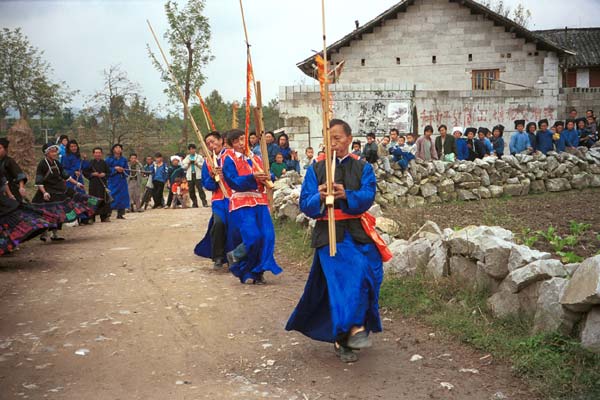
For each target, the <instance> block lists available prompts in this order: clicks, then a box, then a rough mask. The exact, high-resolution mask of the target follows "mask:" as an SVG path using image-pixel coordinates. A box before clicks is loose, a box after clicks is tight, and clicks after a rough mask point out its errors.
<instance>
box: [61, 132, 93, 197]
mask: <svg viewBox="0 0 600 400" xmlns="http://www.w3.org/2000/svg"><path fill="white" fill-rule="evenodd" d="M60 163H61V164H62V167H63V169H64V170H65V171H66V172H67V173H68V174H69V176H70V177H71V178H73V180H75V181H77V182H79V183H81V184H84V185H85V181H84V180H83V170H84V169H86V168H87V166H88V162H87V160H84V159H83V158H82V157H81V152H80V150H79V143H77V141H76V140H75V139H71V140H69V143H68V144H67V148H66V153H65V155H64V156H63V157H62V159H61V162H60ZM67 187H68V188H69V189H73V190H75V191H77V192H79V193H85V188H81V187H76V186H75V185H73V184H72V183H71V182H67ZM84 187H85V186H84Z"/></svg>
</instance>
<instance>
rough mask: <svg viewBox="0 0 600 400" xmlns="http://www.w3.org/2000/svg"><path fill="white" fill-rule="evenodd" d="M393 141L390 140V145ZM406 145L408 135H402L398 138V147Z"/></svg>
mask: <svg viewBox="0 0 600 400" xmlns="http://www.w3.org/2000/svg"><path fill="white" fill-rule="evenodd" d="M391 144H392V143H391V142H390V146H391ZM404 145H406V137H405V136H400V137H399V138H398V147H400V148H402V147H404Z"/></svg>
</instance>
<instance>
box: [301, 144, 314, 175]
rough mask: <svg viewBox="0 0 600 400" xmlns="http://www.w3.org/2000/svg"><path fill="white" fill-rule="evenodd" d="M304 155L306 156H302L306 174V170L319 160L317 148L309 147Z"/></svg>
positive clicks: (303, 169) (303, 168)
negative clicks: (316, 152)
mask: <svg viewBox="0 0 600 400" xmlns="http://www.w3.org/2000/svg"><path fill="white" fill-rule="evenodd" d="M304 155H305V157H304V158H302V169H301V172H302V175H304V174H306V170H307V169H308V168H310V166H311V165H313V164H314V163H316V162H317V160H316V159H315V150H314V149H313V148H312V147H307V148H306V150H304Z"/></svg>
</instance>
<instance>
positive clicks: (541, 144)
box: [536, 129, 554, 154]
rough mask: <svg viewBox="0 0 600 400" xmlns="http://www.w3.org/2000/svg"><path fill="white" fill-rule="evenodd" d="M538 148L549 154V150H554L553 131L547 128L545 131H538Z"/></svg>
mask: <svg viewBox="0 0 600 400" xmlns="http://www.w3.org/2000/svg"><path fill="white" fill-rule="evenodd" d="M536 143H537V150H539V151H541V152H542V153H543V154H547V153H548V152H549V151H552V150H554V142H553V140H552V131H550V130H549V129H546V130H545V131H538V132H537V134H536Z"/></svg>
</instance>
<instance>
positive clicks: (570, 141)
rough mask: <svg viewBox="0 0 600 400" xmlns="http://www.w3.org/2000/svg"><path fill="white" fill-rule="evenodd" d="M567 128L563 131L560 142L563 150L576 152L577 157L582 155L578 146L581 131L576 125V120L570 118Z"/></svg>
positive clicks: (571, 152)
mask: <svg viewBox="0 0 600 400" xmlns="http://www.w3.org/2000/svg"><path fill="white" fill-rule="evenodd" d="M566 128H567V129H565V130H564V131H562V134H561V136H560V139H559V142H560V143H561V146H560V147H561V148H562V149H563V150H562V151H565V152H567V153H570V154H574V155H576V156H577V157H579V156H581V153H580V152H579V150H577V147H578V146H579V132H578V131H577V128H576V126H575V120H573V119H568V120H567V126H566Z"/></svg>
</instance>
